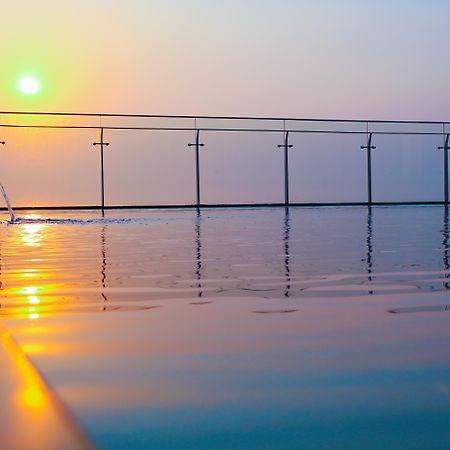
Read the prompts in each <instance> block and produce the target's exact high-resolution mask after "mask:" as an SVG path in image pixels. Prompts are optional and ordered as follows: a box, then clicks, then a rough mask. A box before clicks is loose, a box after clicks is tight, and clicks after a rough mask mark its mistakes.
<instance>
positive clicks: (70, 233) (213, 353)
mask: <svg viewBox="0 0 450 450" xmlns="http://www.w3.org/2000/svg"><path fill="white" fill-rule="evenodd" d="M17 215H18V216H19V217H21V218H22V219H24V218H25V219H26V220H22V221H21V222H19V223H18V224H12V225H11V224H7V223H4V224H3V225H2V226H0V233H1V234H0V259H1V262H0V270H1V273H0V281H1V290H0V296H1V298H0V303H1V308H0V323H1V324H2V326H3V327H5V328H6V329H7V330H8V331H9V333H10V335H11V336H12V337H13V338H14V340H15V342H16V343H17V345H18V346H19V347H20V349H21V350H22V351H23V352H24V353H25V354H26V355H27V356H28V358H29V359H30V361H31V362H32V363H33V365H34V367H35V368H36V369H37V370H38V371H39V373H40V374H41V375H42V377H43V379H44V380H45V381H46V383H47V385H48V386H49V388H50V389H51V390H52V392H53V393H54V394H55V396H56V397H57V398H58V401H61V403H62V404H63V405H64V406H65V407H66V408H67V411H68V412H69V413H70V415H71V416H72V417H73V419H74V421H75V422H76V423H77V424H79V426H80V427H81V428H82V429H83V430H84V431H85V433H86V435H87V436H88V438H89V439H90V440H91V442H93V444H94V445H95V446H97V447H98V448H101V449H125V448H129V449H148V448H152V449H233V450H236V449H299V448H305V449H329V448H334V449H349V448H364V449H387V448H389V449H405V448H408V449H441V448H442V449H444V448H445V449H447V448H448V447H449V445H450V430H449V427H448V423H449V421H450V323H449V322H450V297H449V292H450V291H449V289H450V241H449V236H450V234H449V211H448V209H446V208H443V207H374V208H371V209H367V208H316V209H313V208H310V209H309V208H291V209H290V210H289V211H285V210H284V209H277V208H274V209H227V210H204V211H202V212H201V214H199V215H198V214H197V213H196V211H186V210H184V211H183V210H172V211H164V210H153V211H150V210H126V211H119V212H117V211H107V212H106V217H105V218H104V219H103V218H101V216H100V215H99V214H98V213H95V212H88V211H68V212H46V211H45V212H40V213H39V215H36V214H26V213H20V214H17ZM4 219H5V220H6V219H7V217H6V215H5V217H4ZM27 407H29V405H27V404H26V403H24V404H23V405H22V408H25V409H26V408H27ZM0 430H1V431H2V434H3V435H4V434H5V432H6V433H9V434H11V433H15V432H18V431H17V430H14V429H10V430H4V429H3V428H2V427H1V426H0ZM3 442H5V441H4V440H3ZM1 443H2V438H1V437H0V444H1ZM0 447H2V445H0Z"/></svg>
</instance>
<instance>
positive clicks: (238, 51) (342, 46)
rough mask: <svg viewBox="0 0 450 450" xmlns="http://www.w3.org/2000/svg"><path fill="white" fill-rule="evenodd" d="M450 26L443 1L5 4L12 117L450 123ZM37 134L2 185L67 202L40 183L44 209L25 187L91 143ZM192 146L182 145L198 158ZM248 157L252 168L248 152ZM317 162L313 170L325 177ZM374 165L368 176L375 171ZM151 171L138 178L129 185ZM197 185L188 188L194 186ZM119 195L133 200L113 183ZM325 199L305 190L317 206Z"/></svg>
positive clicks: (1, 35) (1, 30)
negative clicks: (24, 86) (25, 77)
mask: <svg viewBox="0 0 450 450" xmlns="http://www.w3.org/2000/svg"><path fill="white" fill-rule="evenodd" d="M448 17H450V3H449V2H447V1H443V0H431V1H426V2H425V1H414V0H413V1H411V0H410V1H403V0H401V1H399V0H394V1H392V0H391V1H387V0H380V1H377V2H369V1H356V0H343V1H339V2H336V1H331V0H318V1H301V0H296V1H294V0H284V1H275V0H273V1H268V0H266V1H262V0H259V1H256V0H246V1H242V0H241V1H237V0H227V1H211V0H210V1H206V0H189V1H187V0H184V1H183V0H172V1H167V0H166V1H151V0H146V1H144V0H127V1H126V2H125V1H116V2H111V1H106V0H96V1H95V2H92V1H86V0H80V1H77V2H61V1H56V0H43V1H40V2H36V1H34V0H33V1H31V0H23V1H21V2H8V3H5V4H4V5H2V25H1V27H0V42H1V49H2V51H1V64H2V69H1V70H0V103H1V104H0V110H3V111H5V110H34V111H41V110H53V111H82V112H123V113H155V114H157V113H161V114H212V115H262V116H266V115H268V116H297V117H307V116H309V117H337V118H344V117H346V118H364V119H366V118H378V119H381V118H385V119H424V120H448V119H449V112H450V102H449V94H448V89H447V87H448V79H449V75H450V58H448V52H447V51H448V50H449V49H450V34H449V30H448V23H447V22H448ZM27 73H32V74H35V75H36V76H37V77H39V79H40V80H41V83H42V90H41V92H40V93H39V94H38V95H35V96H24V95H23V94H20V93H19V92H18V91H17V89H16V88H15V84H16V82H17V80H18V78H19V77H20V76H21V75H22V74H27ZM0 131H1V130H0ZM5 133H6V137H7V138H9V136H10V133H9V132H5ZM5 133H4V134H5ZM27 136H28V137H27V138H24V137H23V136H22V137H21V138H18V137H17V136H16V137H15V139H14V140H13V141H12V140H11V139H9V143H8V149H6V148H5V150H4V153H5V154H7V152H8V151H11V152H13V151H15V152H16V154H15V155H14V156H5V158H6V161H8V162H9V164H10V165H9V166H8V173H7V174H5V173H4V174H3V175H2V178H3V179H4V180H6V179H7V178H8V184H9V185H10V186H12V187H13V188H14V191H13V192H11V196H12V197H13V198H14V197H15V198H16V199H17V200H18V201H19V203H20V202H30V203H48V202H50V203H55V202H56V203H57V202H59V200H56V198H54V196H53V197H52V196H51V195H50V194H51V192H52V189H53V188H52V186H53V184H52V183H53V182H50V181H49V183H48V184H49V187H48V189H47V188H45V189H44V184H45V183H39V187H36V189H38V190H39V189H41V190H42V194H40V195H38V196H37V197H36V198H34V197H30V195H29V191H28V190H25V189H22V188H19V183H17V182H16V180H17V174H18V173H22V174H24V175H25V177H26V178H27V179H30V177H31V178H33V176H34V177H36V179H42V176H43V175H49V176H47V177H46V178H47V179H50V178H52V177H55V176H56V175H55V173H54V172H55V170H57V168H58V167H59V166H57V165H56V162H55V158H54V156H55V155H54V153H55V151H56V150H57V151H58V152H61V147H64V148H65V155H66V156H61V155H60V154H59V155H58V156H57V158H56V159H57V160H58V164H64V163H66V164H67V163H71V164H75V166H77V158H76V157H75V153H74V152H77V151H79V148H80V146H84V141H83V139H82V138H81V134H79V135H78V136H77V138H76V142H73V139H72V138H70V139H69V138H67V139H69V141H68V140H67V139H65V140H64V139H62V138H58V139H59V141H58V139H56V140H57V141H58V145H57V146H56V147H55V144H54V141H55V139H53V138H52V137H51V136H48V137H46V139H45V141H44V140H40V142H39V144H37V143H36V141H37V137H40V135H39V134H36V133H34V134H31V136H32V138H33V139H30V133H28V135H27ZM0 137H1V136H0ZM92 138H95V136H93V137H92ZM92 138H91V136H89V139H88V145H90V143H91V141H92ZM61 139H62V140H61ZM177 139H178V138H177ZM189 139H191V137H190V136H187V137H183V139H181V140H180V144H178V143H177V144H176V145H182V146H183V150H182V151H183V152H185V151H186V150H185V148H184V145H185V143H186V140H189ZM278 140H279V139H278V138H275V141H278ZM19 141H20V142H19ZM31 141H32V142H33V148H30V142H31ZM127 142H130V141H127ZM177 142H178V141H177ZM181 142H182V144H181ZM276 143H277V142H272V141H270V145H271V146H272V144H276ZM357 144H359V142H358V143H357ZM135 145H139V144H138V143H137V142H135ZM174 145H175V144H174V143H172V144H170V146H169V147H171V148H173V147H174ZM223 145H225V146H226V145H227V144H223ZM233 145H234V146H236V145H240V144H237V143H233ZM255 145H259V144H257V143H255V144H252V143H248V145H247V146H246V148H247V150H248V151H250V150H251V149H253V150H254V149H255ZM352 145H353V144H352ZM433 146H434V142H433ZM18 147H20V148H21V149H22V152H23V153H22V156H20V155H19V154H18V153H17V151H18V150H17V148H18ZM37 147H39V148H40V155H39V157H37V156H36V148H37ZM233 148H235V147H233ZM258 148H259V147H258ZM271 148H272V147H271ZM88 151H89V152H90V154H92V149H91V148H89V149H88ZM162 151H163V150H160V152H159V153H158V152H157V151H156V153H153V154H152V156H151V158H150V157H149V156H148V153H146V154H144V153H142V154H140V156H139V157H140V158H141V159H140V161H141V163H140V164H138V166H142V161H144V163H145V164H148V165H151V164H153V165H154V163H155V157H156V159H157V160H158V161H159V160H160V159H161V158H165V157H167V156H163V155H162ZM27 152H28V153H27ZM50 154H52V156H51V157H50ZM146 155H147V156H146ZM358 155H359V153H358ZM160 157H161V158H160ZM8 158H9V159H8ZM46 158H47V159H46ZM142 158H144V159H142ZM145 158H147V160H146V159H145ZM180 158H181V159H182V158H184V157H180ZM239 158H243V159H244V160H246V158H247V157H246V156H245V154H244V152H243V151H242V152H240V153H239ZM314 158H315V157H314V156H310V157H308V163H311V164H313V165H314V163H315V162H314ZM332 158H333V157H332ZM335 158H336V157H335ZM357 158H359V156H357ZM248 159H249V160H250V159H251V158H250V156H249V157H248ZM344 159H345V158H344ZM359 159H360V158H359ZM34 160H38V161H35V162H34V163H32V161H34ZM175 160H177V161H178V158H175ZM30 161H31V162H30ZM183 161H184V160H183ZM189 161H190V160H189ZM189 161H185V162H183V164H190V162H189ZM267 161H268V162H267V164H268V166H271V164H272V162H271V161H269V160H267ZM337 161H342V159H341V157H339V158H338V159H337ZM352 161H356V160H354V159H353V160H352ZM358 161H359V160H358ZM417 161H419V162H417ZM417 161H416V166H417V167H416V169H414V168H412V171H413V172H414V170H416V171H419V172H420V168H421V167H422V163H423V158H419V160H417ZM363 162H364V161H363V160H361V161H360V162H357V163H355V164H359V165H360V166H361V168H363ZM33 164H34V165H33ZM36 164H37V165H38V171H39V177H38V176H37V174H36V172H37V169H36V167H37V166H36ZM117 164H118V165H117V166H114V164H113V163H112V161H111V162H110V171H112V172H113V173H114V171H116V172H120V171H121V167H122V166H123V162H117ZM346 164H347V163H346ZM433 164H434V163H433ZM78 165H80V166H81V167H84V165H83V164H81V163H79V164H78ZM183 167H184V166H183ZM345 167H347V165H345ZM433 167H434V166H433ZM75 168H76V167H75ZM138 169H139V167H137V168H133V167H130V169H129V172H128V175H129V176H133V174H134V171H135V170H138ZM359 169H360V167H359V166H358V168H357V170H359ZM80 170H84V169H80ZM155 170H156V169H155ZM177 170H178V169H177ZM230 170H231V171H232V172H233V171H234V169H230ZM294 170H295V167H294ZM299 170H300V169H299ZM355 170H356V169H355ZM430 170H431V169H430ZM433 170H434V171H435V173H436V174H438V173H440V172H439V171H438V170H437V169H436V170H435V169H432V170H431V173H433V174H434V172H433ZM92 171H93V172H92V177H93V179H92V181H91V184H92V186H97V184H96V183H97V180H96V178H95V173H96V172H95V171H96V167H93V168H92ZM179 171H180V173H181V171H182V169H179ZM32 172H33V173H32ZM47 172H48V173H47ZM75 172H76V171H75ZM75 172H73V173H75ZM159 172H160V170H159V169H157V170H156V172H155V176H156V174H157V173H159ZM256 172H257V173H259V172H260V171H259V170H256ZM428 172H429V171H428ZM13 175H14V177H13ZM362 175H363V174H362ZM142 176H143V177H144V178H145V176H144V175H142ZM255 176H256V175H255ZM436 176H437V175H436ZM433 177H434V178H436V177H435V176H434V175H433ZM242 178H243V181H242V182H244V181H245V179H246V175H245V174H243V175H242ZM269 178H270V177H269ZM269 178H268V179H269ZM278 178H279V177H278V176H277V178H276V179H274V180H269V182H268V183H267V184H266V187H267V191H265V192H266V193H269V192H272V191H274V186H272V185H271V183H272V182H273V183H276V186H277V188H276V189H278ZM331 178H332V177H331ZM434 178H433V179H434ZM63 179H64V177H63ZM74 179H76V176H75V175H74ZM160 181H161V180H158V182H155V186H158V185H159V184H160ZM185 181H186V185H188V184H189V183H190V178H189V179H188V178H186V180H185ZM362 181H363V177H359V175H358V177H356V178H355V180H354V182H355V183H357V185H358V186H359V185H360V184H361V182H362ZM432 183H435V181H432ZM87 184H89V183H87ZM132 184H133V183H132ZM135 184H136V192H138V191H139V190H140V189H141V187H140V186H139V183H138V182H136V183H135ZM189 185H190V184H189ZM89 186H90V185H89ZM239 186H241V185H239ZM424 186H428V182H427V180H426V179H425V180H424ZM341 188H342V195H344V194H345V193H346V192H347V191H348V192H352V191H353V190H354V188H353V187H352V186H350V185H348V186H347V185H345V183H344V182H343V183H342V185H341ZM90 189H91V187H89V188H87V187H86V193H85V194H86V195H84V194H83V189H82V188H81V187H80V188H79V194H80V196H79V197H77V196H76V195H75V194H73V196H72V197H71V196H68V197H67V199H66V198H63V199H61V201H62V202H64V201H65V200H70V201H75V202H83V201H88V200H89V198H90V197H89V195H88V192H89V191H90ZM110 189H113V190H114V189H116V190H117V191H118V192H119V193H120V192H122V191H121V190H122V187H120V186H119V185H117V184H114V183H112V184H111V186H110ZM217 189H218V190H219V191H220V188H219V186H218V187H217ZM255 189H256V191H260V187H255ZM317 189H319V187H317V186H314V184H312V185H304V186H302V192H305V194H306V193H307V194H308V195H310V194H311V191H312V190H314V192H318V191H317ZM358 189H359V188H358ZM433 189H437V187H436V186H434V187H433ZM10 190H11V188H10ZM62 190H63V191H64V189H62ZM153 190H154V188H153ZM183 190H184V188H183V189H182V191H183ZM69 191H70V192H72V191H73V185H71V186H70V188H67V192H69ZM256 191H255V192H256ZM335 191H336V189H335V187H330V192H331V193H333V192H335ZM35 192H37V191H35ZM133 192H134V191H130V195H129V197H130V198H134V194H133ZM433 192H434V191H433ZM325 194H327V193H326V192H324V195H325ZM71 195H72V194H71ZM189 195H190V193H189ZM277 195H278V192H276V195H274V196H277ZM361 195H362V196H363V194H361ZM430 195H431V191H430ZM88 197H89V198H88ZM248 197H249V198H253V196H252V194H251V193H249V195H248ZM300 197H302V196H301V195H300ZM152 198H153V197H152ZM327 198H328V197H327ZM112 200H115V199H112ZM118 200H119V199H118ZM271 200H273V199H271Z"/></svg>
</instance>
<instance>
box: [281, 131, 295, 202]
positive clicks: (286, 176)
mask: <svg viewBox="0 0 450 450" xmlns="http://www.w3.org/2000/svg"><path fill="white" fill-rule="evenodd" d="M278 148H283V149H284V204H285V205H286V206H288V205H289V149H290V148H292V145H290V144H289V131H285V132H284V144H280V145H278Z"/></svg>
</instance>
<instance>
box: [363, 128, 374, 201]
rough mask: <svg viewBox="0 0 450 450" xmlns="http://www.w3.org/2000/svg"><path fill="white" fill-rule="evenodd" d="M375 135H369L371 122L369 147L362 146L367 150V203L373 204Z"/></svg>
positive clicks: (367, 131)
mask: <svg viewBox="0 0 450 450" xmlns="http://www.w3.org/2000/svg"><path fill="white" fill-rule="evenodd" d="M372 137H373V133H369V122H367V123H366V142H367V145H362V146H361V149H362V150H365V149H366V150H367V203H368V204H369V205H371V204H372V150H373V149H375V148H376V147H374V146H373V145H372Z"/></svg>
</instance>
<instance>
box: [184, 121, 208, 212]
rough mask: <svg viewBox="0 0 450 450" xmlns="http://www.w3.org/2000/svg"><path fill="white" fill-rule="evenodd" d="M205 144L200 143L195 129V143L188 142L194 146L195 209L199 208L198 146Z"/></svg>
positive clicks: (189, 145)
mask: <svg viewBox="0 0 450 450" xmlns="http://www.w3.org/2000/svg"><path fill="white" fill-rule="evenodd" d="M204 145H205V144H201V143H200V130H199V129H197V130H196V133H195V143H194V144H188V147H195V185H196V201H197V209H200V204H201V201H200V147H203V146H204Z"/></svg>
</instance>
